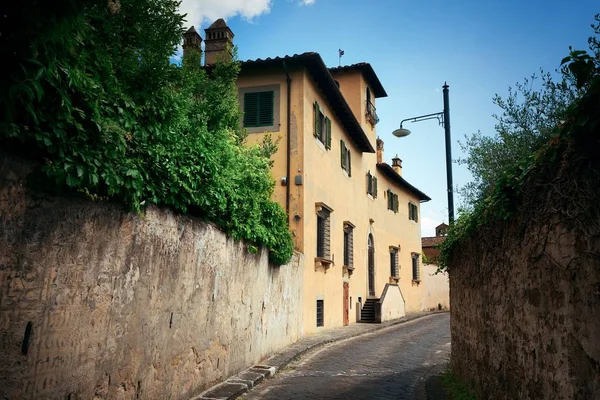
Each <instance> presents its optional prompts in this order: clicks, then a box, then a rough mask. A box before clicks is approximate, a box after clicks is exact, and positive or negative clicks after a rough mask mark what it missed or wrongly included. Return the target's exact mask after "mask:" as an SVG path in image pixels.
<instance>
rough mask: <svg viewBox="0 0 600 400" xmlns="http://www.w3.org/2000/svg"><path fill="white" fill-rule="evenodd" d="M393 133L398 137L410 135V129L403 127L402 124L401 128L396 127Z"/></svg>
mask: <svg viewBox="0 0 600 400" xmlns="http://www.w3.org/2000/svg"><path fill="white" fill-rule="evenodd" d="M392 135H394V136H396V137H399V138H400V137H405V136H408V135H410V130H409V129H406V128H403V127H402V125H400V128H398V129H396V130H395V131H394V132H392Z"/></svg>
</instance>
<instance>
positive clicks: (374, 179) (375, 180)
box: [373, 177, 377, 198]
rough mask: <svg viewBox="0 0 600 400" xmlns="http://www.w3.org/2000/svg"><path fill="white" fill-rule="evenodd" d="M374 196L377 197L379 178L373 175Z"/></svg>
mask: <svg viewBox="0 0 600 400" xmlns="http://www.w3.org/2000/svg"><path fill="white" fill-rule="evenodd" d="M373 198H377V178H375V177H373Z"/></svg>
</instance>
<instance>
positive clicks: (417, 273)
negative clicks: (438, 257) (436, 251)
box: [412, 253, 421, 281]
mask: <svg viewBox="0 0 600 400" xmlns="http://www.w3.org/2000/svg"><path fill="white" fill-rule="evenodd" d="M420 257H421V255H420V254H418V253H412V276H413V277H412V278H413V281H420V280H421V268H420V266H419V258H420Z"/></svg>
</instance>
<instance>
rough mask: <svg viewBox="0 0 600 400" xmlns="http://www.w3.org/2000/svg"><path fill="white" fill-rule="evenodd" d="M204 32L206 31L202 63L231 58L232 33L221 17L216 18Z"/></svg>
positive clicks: (210, 63) (206, 63)
mask: <svg viewBox="0 0 600 400" xmlns="http://www.w3.org/2000/svg"><path fill="white" fill-rule="evenodd" d="M204 32H205V33H206V39H205V40H204V43H205V47H204V51H205V56H204V64H205V65H213V64H214V63H216V62H217V61H219V60H231V56H232V54H231V52H232V50H233V36H234V35H233V32H232V31H231V29H229V27H228V26H227V24H226V23H225V21H224V20H223V18H219V19H218V20H216V21H215V22H214V23H213V24H212V25H211V26H209V27H208V28H206V29H205V30H204Z"/></svg>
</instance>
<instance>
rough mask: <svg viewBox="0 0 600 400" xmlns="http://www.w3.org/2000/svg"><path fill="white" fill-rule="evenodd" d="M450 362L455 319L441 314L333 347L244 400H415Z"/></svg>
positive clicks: (294, 366) (304, 360)
mask: <svg viewBox="0 0 600 400" xmlns="http://www.w3.org/2000/svg"><path fill="white" fill-rule="evenodd" d="M449 357H450V315H449V314H448V313H444V314H436V315H432V316H429V317H424V318H420V319H417V320H415V321H411V322H407V323H405V324H400V325H397V326H393V327H390V328H388V329H384V330H380V331H378V332H375V333H373V334H368V335H364V336H360V337H357V338H353V339H349V340H346V341H343V342H338V343H335V344H332V345H329V346H327V347H325V348H322V349H320V350H317V351H315V352H313V353H311V354H308V355H307V356H305V357H303V358H302V359H300V360H299V361H297V362H295V363H292V364H291V365H290V366H289V367H288V368H286V369H285V370H283V371H281V372H280V373H279V374H278V375H277V376H276V377H274V378H273V379H271V380H268V381H266V382H265V383H263V384H262V385H260V386H258V387H257V388H255V389H254V390H253V391H252V392H250V393H248V394H246V395H245V396H243V397H242V398H243V399H246V400H249V399H369V400H375V399H413V398H415V397H419V396H417V395H419V390H421V386H423V385H422V384H421V383H422V379H421V378H422V377H424V376H425V375H427V374H428V372H429V371H430V370H431V369H432V368H434V367H436V366H439V364H442V363H444V362H445V360H447V359H448V358H449Z"/></svg>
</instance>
